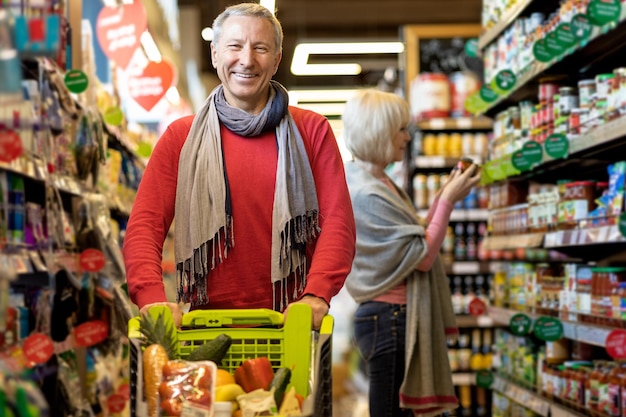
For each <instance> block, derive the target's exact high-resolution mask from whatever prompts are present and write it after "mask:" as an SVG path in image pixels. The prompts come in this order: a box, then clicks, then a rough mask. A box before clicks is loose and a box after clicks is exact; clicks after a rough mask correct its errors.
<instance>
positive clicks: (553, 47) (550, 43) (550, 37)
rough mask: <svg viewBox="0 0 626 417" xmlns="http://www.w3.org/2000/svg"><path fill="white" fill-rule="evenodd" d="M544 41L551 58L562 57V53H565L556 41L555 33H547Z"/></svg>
mask: <svg viewBox="0 0 626 417" xmlns="http://www.w3.org/2000/svg"><path fill="white" fill-rule="evenodd" d="M545 39H546V48H548V50H549V51H550V53H551V54H552V56H553V57H557V56H561V55H563V52H565V48H564V47H563V45H561V44H560V43H559V42H558V41H557V38H556V32H555V31H552V32H550V33H548V34H547V35H546V38H545Z"/></svg>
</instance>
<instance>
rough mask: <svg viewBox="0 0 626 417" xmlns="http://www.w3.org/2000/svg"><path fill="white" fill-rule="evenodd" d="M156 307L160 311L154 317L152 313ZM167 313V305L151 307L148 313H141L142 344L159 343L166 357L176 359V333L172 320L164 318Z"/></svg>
mask: <svg viewBox="0 0 626 417" xmlns="http://www.w3.org/2000/svg"><path fill="white" fill-rule="evenodd" d="M157 309H159V310H161V309H162V311H158V314H156V318H155V314H154V313H155V311H157ZM166 311H167V312H166ZM167 313H169V309H168V308H167V307H165V308H162V307H153V308H152V309H151V311H150V313H148V314H142V316H141V320H140V327H139V331H140V332H141V334H142V335H143V342H142V345H143V346H144V347H148V346H150V345H153V344H159V345H161V346H163V348H164V349H165V352H166V353H167V357H168V359H170V360H171V359H178V337H177V336H178V334H177V333H176V328H175V327H174V322H173V320H171V319H170V320H167V319H166V317H165V316H166V315H167ZM170 314H171V313H170Z"/></svg>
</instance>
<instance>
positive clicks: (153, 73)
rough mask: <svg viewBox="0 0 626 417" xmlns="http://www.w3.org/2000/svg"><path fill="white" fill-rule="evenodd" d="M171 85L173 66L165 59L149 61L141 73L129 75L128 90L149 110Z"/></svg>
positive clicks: (172, 81) (172, 82) (134, 98)
mask: <svg viewBox="0 0 626 417" xmlns="http://www.w3.org/2000/svg"><path fill="white" fill-rule="evenodd" d="M172 85H174V66H173V65H172V64H171V63H170V62H168V61H165V60H162V61H161V62H153V61H150V62H148V65H146V67H145V68H144V69H143V71H142V72H141V73H139V74H137V75H132V76H131V77H129V79H128V92H129V94H130V96H131V97H132V99H133V100H135V101H136V102H137V104H139V105H140V106H141V107H143V108H144V109H146V111H150V110H152V108H153V107H154V106H156V104H157V103H158V102H159V100H161V99H162V98H163V96H165V93H167V90H168V89H169V88H170V87H171V86H172Z"/></svg>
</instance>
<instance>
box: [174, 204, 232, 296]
mask: <svg viewBox="0 0 626 417" xmlns="http://www.w3.org/2000/svg"><path fill="white" fill-rule="evenodd" d="M232 226H233V219H232V216H226V226H225V227H224V228H222V229H220V230H219V231H218V232H217V233H216V234H215V236H213V238H212V239H211V240H209V241H207V242H204V243H203V244H202V245H200V247H199V248H196V249H194V250H193V254H192V256H191V258H189V259H186V260H184V261H183V262H179V263H178V264H177V265H176V289H177V301H178V302H183V303H191V304H192V305H197V304H200V305H202V304H208V302H209V295H208V291H207V289H208V288H207V287H208V286H207V281H208V277H207V275H208V274H209V271H212V270H213V269H215V267H216V266H217V265H219V264H220V263H222V262H223V261H224V260H225V259H226V258H228V250H229V249H231V248H232V247H234V246H235V235H234V233H233V227H232ZM222 234H223V235H224V236H223V237H222ZM209 247H210V249H209ZM209 251H210V256H209ZM209 264H210V266H209Z"/></svg>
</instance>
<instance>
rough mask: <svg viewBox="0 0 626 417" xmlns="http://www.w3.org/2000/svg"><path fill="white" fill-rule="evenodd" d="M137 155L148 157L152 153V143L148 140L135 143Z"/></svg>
mask: <svg viewBox="0 0 626 417" xmlns="http://www.w3.org/2000/svg"><path fill="white" fill-rule="evenodd" d="M137 155H139V156H142V157H144V158H149V157H150V155H152V145H151V144H150V143H148V142H144V141H142V142H139V144H138V145H137Z"/></svg>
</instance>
